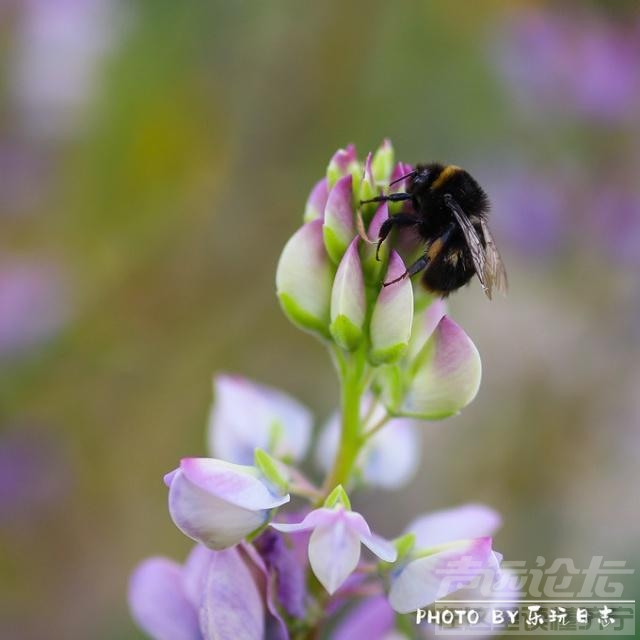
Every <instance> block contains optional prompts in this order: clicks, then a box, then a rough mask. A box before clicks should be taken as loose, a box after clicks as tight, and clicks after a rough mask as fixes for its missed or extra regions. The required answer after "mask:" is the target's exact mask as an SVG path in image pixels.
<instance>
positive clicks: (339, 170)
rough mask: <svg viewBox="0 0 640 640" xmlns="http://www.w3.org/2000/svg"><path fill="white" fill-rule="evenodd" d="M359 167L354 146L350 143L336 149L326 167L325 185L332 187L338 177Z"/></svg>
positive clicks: (348, 173)
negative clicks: (345, 146)
mask: <svg viewBox="0 0 640 640" xmlns="http://www.w3.org/2000/svg"><path fill="white" fill-rule="evenodd" d="M358 169H359V165H358V158H357V156H356V147H355V145H353V144H350V145H349V146H348V147H347V148H346V149H338V151H336V152H335V153H334V154H333V157H332V158H331V160H330V161H329V166H328V167H327V186H328V188H329V189H332V188H333V187H334V185H335V184H336V182H338V180H339V179H340V178H343V177H344V176H346V175H350V174H353V173H354V172H355V171H357V170H358Z"/></svg>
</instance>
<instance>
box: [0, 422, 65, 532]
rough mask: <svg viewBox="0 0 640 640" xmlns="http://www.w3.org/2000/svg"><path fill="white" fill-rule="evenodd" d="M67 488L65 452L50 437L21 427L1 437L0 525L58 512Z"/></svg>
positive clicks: (32, 429) (13, 523)
mask: <svg viewBox="0 0 640 640" xmlns="http://www.w3.org/2000/svg"><path fill="white" fill-rule="evenodd" d="M70 486H71V473H70V471H69V468H68V465H67V462H66V460H65V456H64V452H63V450H62V447H61V446H60V444H59V443H58V442H56V441H54V440H53V438H52V437H51V436H49V435H47V434H46V433H45V432H43V431H42V430H41V429H35V428H32V427H24V426H21V427H20V429H19V430H17V429H12V430H10V431H6V432H5V433H2V434H0V526H14V525H16V524H20V523H22V522H32V521H33V520H34V519H36V520H37V519H38V518H39V517H40V516H42V515H45V514H47V513H49V512H51V511H53V510H54V509H57V508H58V506H59V504H60V502H61V501H62V500H63V499H64V497H65V496H66V495H67V493H68V491H69V489H70Z"/></svg>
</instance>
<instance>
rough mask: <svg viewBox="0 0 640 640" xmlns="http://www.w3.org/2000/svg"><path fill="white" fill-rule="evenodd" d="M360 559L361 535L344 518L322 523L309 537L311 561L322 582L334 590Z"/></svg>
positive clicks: (325, 586)
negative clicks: (325, 523)
mask: <svg viewBox="0 0 640 640" xmlns="http://www.w3.org/2000/svg"><path fill="white" fill-rule="evenodd" d="M359 560H360V536H359V535H358V534H357V532H355V531H353V530H352V529H351V528H350V527H349V526H348V524H347V521H346V520H345V519H344V518H336V520H335V522H333V523H332V524H330V525H323V526H320V527H318V528H317V529H315V530H314V531H313V533H312V534H311V539H310V540H309V562H310V563H311V568H312V569H313V573H314V574H315V575H316V578H318V580H319V581H320V583H321V584H322V586H323V587H324V588H325V589H326V590H327V591H328V592H329V593H330V594H333V593H335V592H336V590H337V589H338V588H339V587H340V585H342V584H343V583H344V581H345V580H346V579H347V578H348V577H349V576H350V575H351V574H352V573H353V571H354V569H355V568H356V566H357V565H358V561H359Z"/></svg>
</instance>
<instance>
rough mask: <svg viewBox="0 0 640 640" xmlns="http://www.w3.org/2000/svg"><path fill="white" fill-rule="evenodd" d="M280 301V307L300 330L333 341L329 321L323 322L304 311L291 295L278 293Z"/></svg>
mask: <svg viewBox="0 0 640 640" xmlns="http://www.w3.org/2000/svg"><path fill="white" fill-rule="evenodd" d="M278 298H279V300H280V306H281V307H282V310H283V311H284V313H285V315H286V316H287V318H289V320H291V322H293V324H295V325H296V326H297V327H300V329H304V330H305V331H310V332H311V333H316V334H320V335H321V336H322V337H323V338H326V339H327V340H331V333H330V332H329V320H328V319H327V321H326V322H323V321H322V320H321V319H320V318H317V317H316V316H314V315H312V314H311V313H309V312H308V311H306V310H305V309H303V308H302V307H301V306H300V305H299V304H298V303H297V302H296V301H295V300H294V299H293V298H292V297H291V296H290V295H289V294H287V293H278Z"/></svg>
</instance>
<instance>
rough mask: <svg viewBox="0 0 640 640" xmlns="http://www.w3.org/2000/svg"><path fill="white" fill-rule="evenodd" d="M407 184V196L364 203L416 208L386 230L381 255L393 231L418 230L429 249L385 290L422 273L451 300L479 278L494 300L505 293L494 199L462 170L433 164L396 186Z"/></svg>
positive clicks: (387, 222) (396, 217)
mask: <svg viewBox="0 0 640 640" xmlns="http://www.w3.org/2000/svg"><path fill="white" fill-rule="evenodd" d="M403 180H406V181H407V182H406V185H407V186H406V192H403V193H392V194H389V195H382V196H377V197H375V198H372V199H371V200H363V201H362V202H361V204H366V203H368V202H402V201H405V200H409V201H410V202H411V209H410V210H408V211H403V212H401V213H397V214H395V215H392V216H390V217H389V218H388V219H387V220H385V222H384V223H383V224H382V227H381V228H380V233H379V236H378V252H379V250H380V246H381V245H382V243H383V242H384V240H385V239H386V238H387V236H388V235H389V233H390V232H391V230H392V229H393V228H394V227H405V228H407V227H410V228H413V229H415V230H416V231H417V233H418V235H419V236H420V238H421V239H422V240H423V241H424V244H425V249H424V254H423V255H422V256H420V258H418V260H416V261H415V262H414V263H413V264H412V265H411V266H410V267H409V268H408V269H407V270H406V272H405V273H404V274H403V275H402V276H400V277H399V278H396V279H395V280H391V281H389V282H385V283H384V286H385V287H386V286H389V285H391V284H394V283H395V282H399V281H400V280H403V279H404V278H410V277H411V276H413V275H415V274H417V273H419V272H422V283H423V284H424V286H425V287H426V289H427V290H428V291H430V292H431V293H433V294H435V295H438V296H440V297H446V296H448V295H449V294H450V293H452V292H453V291H456V290H457V289H459V288H460V287H462V286H463V285H465V284H467V283H468V282H469V281H470V280H471V278H473V276H474V275H477V276H478V280H480V284H481V285H482V289H483V291H484V292H485V294H486V295H487V297H488V298H489V299H491V296H492V293H493V290H494V289H496V290H497V291H500V292H501V293H506V290H507V273H506V271H505V268H504V264H503V263H502V259H501V258H500V254H499V253H498V249H497V248H496V245H495V242H494V240H493V237H492V236H491V233H490V231H489V227H488V225H487V217H488V213H489V198H488V197H487V194H486V193H485V192H484V191H483V189H482V187H481V186H480V185H479V184H478V183H477V182H476V181H475V179H474V178H472V177H471V175H469V173H468V172H467V171H465V170H464V169H461V168H460V167H456V166H454V165H442V164H439V163H431V164H419V165H417V166H416V168H415V170H414V171H412V172H411V173H408V174H407V175H405V176H402V177H401V178H399V179H398V180H394V182H392V183H391V184H392V185H393V184H395V183H397V182H401V181H403ZM378 252H376V257H378Z"/></svg>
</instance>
